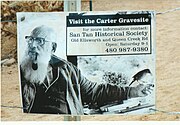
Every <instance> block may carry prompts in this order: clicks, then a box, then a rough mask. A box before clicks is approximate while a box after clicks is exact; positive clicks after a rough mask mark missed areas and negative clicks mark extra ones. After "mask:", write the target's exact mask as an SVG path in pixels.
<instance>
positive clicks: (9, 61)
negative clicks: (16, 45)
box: [3, 58, 16, 66]
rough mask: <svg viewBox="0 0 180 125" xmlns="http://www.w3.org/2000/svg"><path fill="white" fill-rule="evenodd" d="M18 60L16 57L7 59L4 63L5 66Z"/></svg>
mask: <svg viewBox="0 0 180 125" xmlns="http://www.w3.org/2000/svg"><path fill="white" fill-rule="evenodd" d="M15 62H16V60H15V59H14V58H11V59H8V60H7V61H5V62H4V63H3V65H4V66H11V65H12V64H14V63H15Z"/></svg>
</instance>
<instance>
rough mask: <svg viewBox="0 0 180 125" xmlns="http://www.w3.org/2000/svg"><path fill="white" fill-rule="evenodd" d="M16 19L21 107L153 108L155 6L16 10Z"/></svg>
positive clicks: (55, 110)
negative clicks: (107, 9) (146, 8)
mask: <svg viewBox="0 0 180 125" xmlns="http://www.w3.org/2000/svg"><path fill="white" fill-rule="evenodd" d="M17 20H18V21H17V22H18V24H17V27H18V32H17V33H18V60H19V61H18V62H19V76H20V88H21V89H20V90H21V91H20V93H21V101H22V106H23V112H25V113H45V114H71V115H84V114H85V115H96V114H101V115H105V114H119V115H121V114H146V113H153V110H151V108H154V107H155V13H154V12H153V11H123V12H115V11H113V12H76V13H75V12H62V13H61V12H53V13H52V12H47V13H45V12H42V13H35V12H34V13H33V12H21V13H18V14H17Z"/></svg>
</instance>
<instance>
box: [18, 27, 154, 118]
mask: <svg viewBox="0 0 180 125" xmlns="http://www.w3.org/2000/svg"><path fill="white" fill-rule="evenodd" d="M56 37H57V35H56V33H55V31H54V30H53V29H52V28H50V27H47V26H44V25H43V26H38V27H36V28H35V29H33V30H32V32H31V33H30V35H29V36H25V40H26V42H27V48H26V51H25V53H24V56H23V58H22V60H21V61H20V75H21V93H22V103H23V111H24V112H26V113H47V114H73V115H83V114H84V111H83V103H84V102H86V104H91V105H93V104H95V105H98V106H99V107H100V106H103V105H105V104H107V103H109V102H115V101H119V102H122V101H123V100H126V99H129V98H134V97H144V96H147V95H148V92H149V91H150V90H151V87H152V86H151V85H143V84H139V85H137V86H136V87H129V86H128V87H119V86H117V85H112V84H101V83H95V82H91V81H89V80H88V79H87V78H85V77H84V76H83V75H82V74H81V72H80V70H79V69H78V68H77V67H76V66H74V65H73V64H72V63H70V62H68V61H66V60H63V59H61V58H59V57H57V56H55V55H54V52H55V51H56V48H57V43H56Z"/></svg>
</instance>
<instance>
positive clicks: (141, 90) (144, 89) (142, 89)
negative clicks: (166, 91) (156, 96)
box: [129, 84, 154, 98]
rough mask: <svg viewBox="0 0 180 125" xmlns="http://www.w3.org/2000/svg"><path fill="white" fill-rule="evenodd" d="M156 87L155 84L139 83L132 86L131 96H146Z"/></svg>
mask: <svg viewBox="0 0 180 125" xmlns="http://www.w3.org/2000/svg"><path fill="white" fill-rule="evenodd" d="M153 87H154V85H153V84H147V85H144V84H139V85H137V86H136V87H132V88H130V90H129V97H130V98H134V97H145V96H147V95H148V94H150V93H151V92H152V90H153V89H152V88H153Z"/></svg>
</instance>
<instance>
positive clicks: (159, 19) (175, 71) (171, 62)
mask: <svg viewBox="0 0 180 125" xmlns="http://www.w3.org/2000/svg"><path fill="white" fill-rule="evenodd" d="M179 7H180V1H179V0H113V1H110V0H94V2H93V10H94V11H107V10H109V11H110V10H155V11H157V12H165V11H167V10H171V9H174V8H179ZM82 10H85V11H88V10H89V6H88V3H85V2H84V3H83V4H82ZM179 15H180V10H177V11H171V12H167V13H164V14H157V16H156V85H157V90H156V108H157V109H158V110H161V111H167V112H180V49H179V46H180V37H179V34H180V22H179V20H180V16H179ZM9 47H11V46H9ZM18 78H19V77H18V67H17V64H14V65H12V66H10V67H2V68H1V105H4V106H17V107H16V108H9V107H1V120H2V121H49V120H50V121H62V120H64V117H63V116H58V115H44V114H38V115H37V114H23V113H22V111H21V109H20V108H18V107H20V106H21V100H20V93H19V82H18ZM81 120H82V121H85V120H86V121H94V120H96V121H102V120H103V121H127V120H130V121H131V120H140V121H149V120H155V121H162V120H165V121H166V120H170V121H171V120H175V121H180V115H178V114H173V113H163V112H156V113H155V114H151V115H131V116H117V115H113V116H112V115H109V116H82V117H81Z"/></svg>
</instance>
